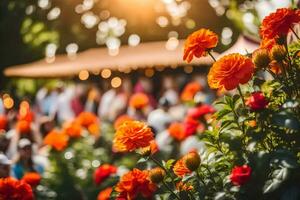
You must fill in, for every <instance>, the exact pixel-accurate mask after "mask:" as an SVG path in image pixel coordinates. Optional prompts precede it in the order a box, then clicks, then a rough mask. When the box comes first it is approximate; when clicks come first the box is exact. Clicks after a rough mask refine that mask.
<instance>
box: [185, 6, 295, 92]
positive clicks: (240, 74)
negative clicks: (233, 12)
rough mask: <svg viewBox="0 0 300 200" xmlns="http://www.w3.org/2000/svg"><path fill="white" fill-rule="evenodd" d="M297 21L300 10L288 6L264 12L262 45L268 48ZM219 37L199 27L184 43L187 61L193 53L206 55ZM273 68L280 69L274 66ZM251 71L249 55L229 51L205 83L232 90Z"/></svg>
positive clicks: (244, 80) (248, 78) (247, 79)
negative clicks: (272, 11)
mask: <svg viewBox="0 0 300 200" xmlns="http://www.w3.org/2000/svg"><path fill="white" fill-rule="evenodd" d="M299 22H300V10H299V9H296V10H294V9H291V8H281V9H277V10H276V12H274V13H271V14H270V15H269V16H267V17H266V18H265V19H264V20H263V22H262V25H261V27H260V35H261V37H262V43H261V48H262V49H267V50H271V49H272V48H273V47H274V45H276V43H277V41H276V40H277V39H280V38H281V37H284V36H286V35H287V34H288V33H289V32H290V31H291V30H292V28H293V25H294V24H296V23H299ZM217 42H218V39H217V36H216V34H215V33H213V32H212V31H210V30H206V29H200V30H199V31H196V32H194V33H193V34H191V35H190V36H189V37H188V38H187V40H186V43H185V48H184V56H183V58H184V60H186V61H187V62H190V61H191V60H192V59H193V56H195V57H201V56H205V55H206V54H207V52H209V51H210V50H211V49H212V48H213V47H215V46H216V45H217ZM271 67H272V70H275V71H277V72H279V68H278V67H277V66H274V65H273V66H271ZM253 72H254V64H253V62H252V61H251V59H250V58H248V57H246V56H243V55H240V54H229V55H227V56H224V57H222V58H221V59H219V60H218V61H216V62H215V63H214V64H213V66H212V67H211V68H210V71H209V74H208V77H207V79H208V84H209V86H210V87H211V88H213V89H221V90H224V89H225V90H233V89H235V88H237V87H238V85H239V84H245V83H247V82H248V81H249V80H250V79H251V77H252V75H253Z"/></svg>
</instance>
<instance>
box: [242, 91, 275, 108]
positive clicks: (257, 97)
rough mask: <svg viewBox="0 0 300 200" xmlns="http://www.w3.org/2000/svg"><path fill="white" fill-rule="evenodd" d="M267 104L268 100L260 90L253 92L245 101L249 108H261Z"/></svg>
mask: <svg viewBox="0 0 300 200" xmlns="http://www.w3.org/2000/svg"><path fill="white" fill-rule="evenodd" d="M268 104H269V102H268V101H267V100H266V98H265V96H264V94H263V93H262V92H253V93H252V94H251V96H250V97H249V99H248V100H247V101H246V105H247V106H249V107H250V108H251V110H262V109H264V108H266V107H267V105H268Z"/></svg>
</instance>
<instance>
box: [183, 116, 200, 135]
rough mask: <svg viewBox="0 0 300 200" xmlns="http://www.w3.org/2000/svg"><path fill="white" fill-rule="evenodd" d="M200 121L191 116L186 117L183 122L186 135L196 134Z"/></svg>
mask: <svg viewBox="0 0 300 200" xmlns="http://www.w3.org/2000/svg"><path fill="white" fill-rule="evenodd" d="M199 125H200V122H199V121H198V120H195V119H193V118H191V117H186V118H185V120H184V122H183V127H184V132H185V135H186V137H188V136H191V135H194V134H195V133H196V131H197V129H198V126H199Z"/></svg>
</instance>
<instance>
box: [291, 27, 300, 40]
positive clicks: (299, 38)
mask: <svg viewBox="0 0 300 200" xmlns="http://www.w3.org/2000/svg"><path fill="white" fill-rule="evenodd" d="M290 29H291V31H292V32H293V33H294V35H295V36H296V38H297V39H298V40H300V37H299V36H298V34H297V33H296V32H295V30H294V29H293V28H292V27H290Z"/></svg>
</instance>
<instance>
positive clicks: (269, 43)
mask: <svg viewBox="0 0 300 200" xmlns="http://www.w3.org/2000/svg"><path fill="white" fill-rule="evenodd" d="M276 44H277V42H276V38H272V39H268V38H263V39H262V40H261V42H260V47H259V48H261V49H267V50H268V51H271V49H272V47H273V46H274V45H276Z"/></svg>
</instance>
